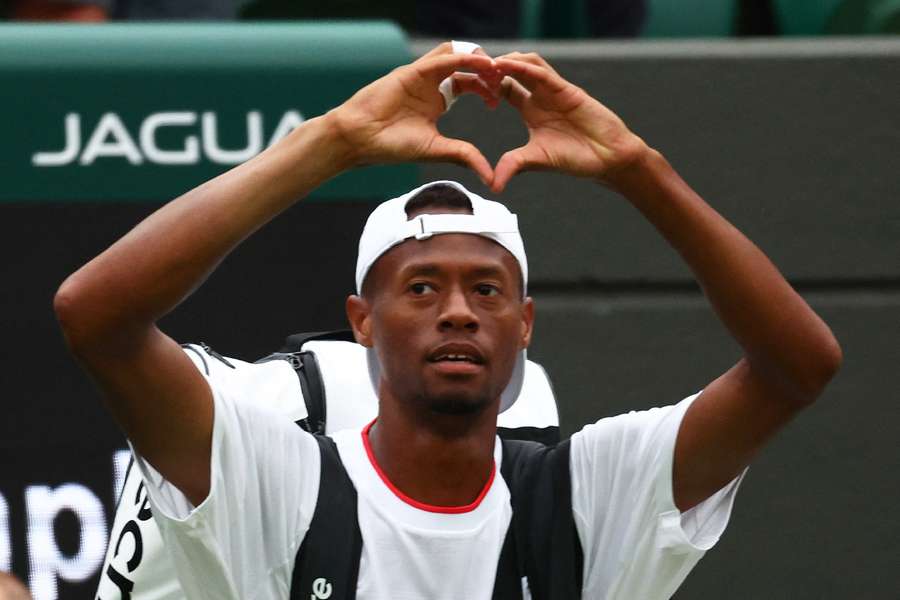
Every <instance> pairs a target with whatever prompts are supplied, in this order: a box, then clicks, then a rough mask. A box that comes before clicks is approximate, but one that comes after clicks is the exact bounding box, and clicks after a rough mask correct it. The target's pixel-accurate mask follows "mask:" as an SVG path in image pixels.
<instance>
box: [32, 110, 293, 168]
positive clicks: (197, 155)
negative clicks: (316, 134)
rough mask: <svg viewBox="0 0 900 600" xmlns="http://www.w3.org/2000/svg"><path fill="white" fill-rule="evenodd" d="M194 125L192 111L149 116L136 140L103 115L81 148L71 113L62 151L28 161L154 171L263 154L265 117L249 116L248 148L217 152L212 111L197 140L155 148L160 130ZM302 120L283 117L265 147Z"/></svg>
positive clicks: (115, 118)
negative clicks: (111, 163)
mask: <svg viewBox="0 0 900 600" xmlns="http://www.w3.org/2000/svg"><path fill="white" fill-rule="evenodd" d="M197 120H198V119H197V113H195V112H190V111H170V112H158V113H152V114H150V115H148V116H147V117H146V118H145V119H144V120H143V121H142V122H141V126H140V129H139V130H138V135H137V138H135V137H133V136H132V134H131V133H129V131H128V129H126V127H125V125H124V124H123V122H122V118H121V117H120V116H119V115H118V114H116V113H113V112H107V113H104V114H103V115H102V116H101V117H100V120H99V122H98V123H97V126H96V127H95V128H94V130H93V131H92V132H91V135H90V137H89V138H88V139H87V143H85V145H84V147H83V148H82V145H81V142H82V139H81V134H82V131H81V130H82V127H81V124H82V117H81V115H80V114H78V113H69V114H67V115H66V116H65V119H64V121H63V124H64V130H65V131H64V133H65V146H64V147H63V149H62V150H59V151H55V152H53V151H41V152H35V153H34V154H33V155H32V156H31V163H32V165H34V166H36V167H61V166H65V165H70V164H72V163H74V162H76V161H77V162H79V163H80V164H82V165H86V166H87V165H92V164H94V162H96V160H97V159H98V158H120V159H121V158H124V159H125V160H127V161H128V162H129V163H131V164H132V165H140V164H143V163H144V162H145V161H146V162H148V163H151V164H158V165H195V164H198V163H199V162H200V161H201V160H203V158H206V159H207V160H209V161H210V162H213V163H218V164H224V165H234V164H238V163H242V162H244V161H247V160H249V159H251V158H253V157H254V156H256V155H257V154H259V153H260V152H262V150H263V116H262V113H261V112H260V111H250V112H249V113H247V117H246V124H247V143H246V145H245V146H244V147H243V148H233V149H225V148H222V147H221V146H220V143H219V119H218V116H217V115H216V113H215V112H212V111H207V112H204V113H202V115H201V116H200V121H201V123H200V125H201V127H200V132H199V135H198V133H197V132H196V130H195V131H193V132H186V133H185V135H184V138H183V142H182V143H181V145H180V147H178V146H176V147H175V148H160V147H159V142H158V140H157V137H158V135H159V131H160V130H161V129H163V128H166V127H192V126H196V125H197ZM305 120H306V119H305V118H304V116H303V115H302V114H300V111H297V110H289V111H286V112H285V113H284V114H283V115H282V116H281V119H280V120H279V121H278V125H276V127H275V129H274V131H273V132H272V135H271V136H270V137H269V143H268V144H266V147H268V146H271V145H272V144H275V143H276V142H278V141H279V140H281V139H282V138H284V137H285V136H287V135H288V134H289V133H290V132H291V131H293V130H294V129H295V128H297V127H298V126H299V125H301V124H302V123H303V122H304V121H305ZM135 139H137V140H138V142H139V143H136V142H135Z"/></svg>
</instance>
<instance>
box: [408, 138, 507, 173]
mask: <svg viewBox="0 0 900 600" xmlns="http://www.w3.org/2000/svg"><path fill="white" fill-rule="evenodd" d="M424 158H425V160H428V161H445V162H452V163H456V164H458V165H462V166H467V167H469V168H471V169H472V170H473V171H475V173H476V174H477V175H478V177H479V179H481V182H482V183H484V184H485V185H490V184H491V181H492V180H493V178H494V170H493V169H491V164H490V163H489V162H488V160H487V159H486V158H485V157H484V155H483V154H482V153H481V152H480V151H479V150H478V148H476V147H475V146H473V145H472V144H470V143H469V142H464V141H463V140H457V139H453V138H448V137H444V136H442V135H438V136H436V137H435V138H434V139H433V140H432V141H431V145H430V146H429V148H428V153H427V155H426V156H425V157H424Z"/></svg>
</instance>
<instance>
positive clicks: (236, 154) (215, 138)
mask: <svg viewBox="0 0 900 600" xmlns="http://www.w3.org/2000/svg"><path fill="white" fill-rule="evenodd" d="M201 119H202V132H203V153H204V154H206V158H208V159H209V160H211V161H212V162H214V163H219V164H221V165H236V164H238V163H242V162H244V161H247V160H250V159H251V158H253V157H254V156H256V155H257V154H259V153H260V152H262V149H263V141H262V113H260V112H259V111H258V110H254V111H251V112H249V113H247V145H246V146H245V147H244V148H242V149H240V150H223V149H222V148H221V147H219V133H218V122H217V118H216V113H214V112H205V113H203V116H202V117H201Z"/></svg>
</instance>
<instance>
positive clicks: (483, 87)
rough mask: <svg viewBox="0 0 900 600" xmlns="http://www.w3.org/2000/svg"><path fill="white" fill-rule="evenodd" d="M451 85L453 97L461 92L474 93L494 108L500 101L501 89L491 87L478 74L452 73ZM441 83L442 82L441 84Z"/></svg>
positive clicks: (461, 93)
mask: <svg viewBox="0 0 900 600" xmlns="http://www.w3.org/2000/svg"><path fill="white" fill-rule="evenodd" d="M450 79H451V81H452V85H453V88H452V89H453V99H454V100H455V99H456V98H458V97H459V96H462V95H463V94H475V95H477V96H480V97H481V99H482V100H484V102H485V104H487V105H488V106H490V107H491V108H496V107H497V105H498V104H499V103H500V94H501V91H500V89H499V88H498V89H497V90H496V91H495V90H493V89H491V87H490V86H489V85H488V83H487V82H486V81H485V80H484V79H482V78H481V76H479V75H474V74H471V73H454V74H453V75H451V76H450ZM442 85H443V84H442Z"/></svg>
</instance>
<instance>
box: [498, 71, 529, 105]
mask: <svg viewBox="0 0 900 600" xmlns="http://www.w3.org/2000/svg"><path fill="white" fill-rule="evenodd" d="M501 94H502V95H503V97H504V98H506V101H507V102H509V103H510V104H511V105H512V106H513V107H515V108H516V109H517V110H522V108H523V107H524V106H525V103H526V102H527V101H528V99H529V98H531V92H529V91H528V90H527V89H526V88H525V86H523V85H522V84H521V83H519V82H518V81H516V80H515V79H513V78H512V77H504V78H503V82H502V83H501Z"/></svg>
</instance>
